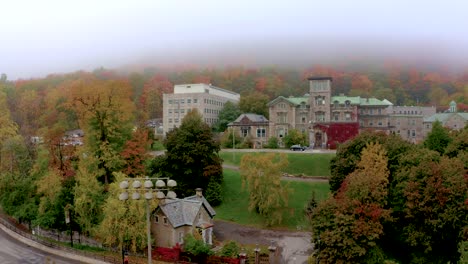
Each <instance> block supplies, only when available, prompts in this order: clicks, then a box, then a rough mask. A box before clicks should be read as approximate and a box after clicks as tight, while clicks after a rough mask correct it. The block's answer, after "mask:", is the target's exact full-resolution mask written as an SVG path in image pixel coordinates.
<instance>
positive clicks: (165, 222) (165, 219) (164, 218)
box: [163, 216, 167, 225]
mask: <svg viewBox="0 0 468 264" xmlns="http://www.w3.org/2000/svg"><path fill="white" fill-rule="evenodd" d="M163 223H164V224H165V225H167V217H165V216H163Z"/></svg>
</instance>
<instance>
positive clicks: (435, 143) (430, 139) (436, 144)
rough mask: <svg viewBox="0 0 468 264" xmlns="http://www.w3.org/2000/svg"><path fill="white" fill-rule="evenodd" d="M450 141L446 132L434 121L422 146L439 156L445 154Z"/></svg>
mask: <svg viewBox="0 0 468 264" xmlns="http://www.w3.org/2000/svg"><path fill="white" fill-rule="evenodd" d="M450 141H451V138H450V135H449V133H448V131H447V130H446V129H445V128H444V127H442V123H440V122H439V121H436V122H434V123H433V124H432V130H431V132H430V133H429V134H428V135H427V138H426V139H425V140H424V146H425V147H426V148H428V149H430V150H435V151H437V152H439V153H440V154H444V153H445V148H446V147H447V146H448V145H449V143H450Z"/></svg>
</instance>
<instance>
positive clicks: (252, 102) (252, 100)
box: [239, 92, 270, 118]
mask: <svg viewBox="0 0 468 264" xmlns="http://www.w3.org/2000/svg"><path fill="white" fill-rule="evenodd" d="M269 101H270V99H269V98H268V96H266V95H264V94H261V93H258V92H254V93H249V94H245V95H242V96H241V99H240V102H239V108H240V111H241V112H242V113H253V114H258V115H263V116H264V117H266V118H268V111H269V110H268V106H267V104H268V102H269Z"/></svg>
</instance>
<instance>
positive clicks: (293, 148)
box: [289, 145, 307, 151]
mask: <svg viewBox="0 0 468 264" xmlns="http://www.w3.org/2000/svg"><path fill="white" fill-rule="evenodd" d="M306 148H307V147H306V146H301V145H292V146H291V147H290V148H289V149H290V150H292V151H296V150H297V151H304V150H306Z"/></svg>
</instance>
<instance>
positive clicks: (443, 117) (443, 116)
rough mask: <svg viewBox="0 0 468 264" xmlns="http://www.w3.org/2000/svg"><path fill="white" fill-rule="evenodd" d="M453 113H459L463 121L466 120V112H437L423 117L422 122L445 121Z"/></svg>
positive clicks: (467, 115)
mask: <svg viewBox="0 0 468 264" xmlns="http://www.w3.org/2000/svg"><path fill="white" fill-rule="evenodd" d="M454 115H459V116H461V117H462V118H463V119H465V122H467V121H468V113H437V114H434V115H431V116H430V117H427V118H424V122H431V123H433V122H435V121H437V120H438V121H440V122H442V123H443V122H446V121H447V120H448V119H449V118H450V117H452V116H454Z"/></svg>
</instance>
